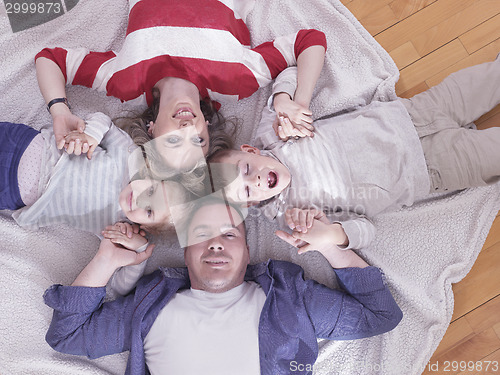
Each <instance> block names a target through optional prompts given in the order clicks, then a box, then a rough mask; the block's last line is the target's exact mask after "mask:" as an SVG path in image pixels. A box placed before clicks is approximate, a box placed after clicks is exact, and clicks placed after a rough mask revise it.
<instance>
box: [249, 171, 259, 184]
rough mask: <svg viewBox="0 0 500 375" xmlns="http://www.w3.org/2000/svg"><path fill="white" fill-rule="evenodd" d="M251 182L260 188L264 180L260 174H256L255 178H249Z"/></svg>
mask: <svg viewBox="0 0 500 375" xmlns="http://www.w3.org/2000/svg"><path fill="white" fill-rule="evenodd" d="M249 179H250V182H251V184H252V185H253V186H255V187H258V188H260V185H261V183H262V179H261V178H260V174H259V173H255V174H254V175H253V176H249Z"/></svg>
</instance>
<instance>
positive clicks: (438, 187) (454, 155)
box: [401, 55, 500, 192]
mask: <svg viewBox="0 0 500 375" xmlns="http://www.w3.org/2000/svg"><path fill="white" fill-rule="evenodd" d="M401 100H402V102H403V104H404V105H405V107H406V109H407V110H408V113H409V114H410V116H411V118H412V120H413V122H414V124H415V128H416V129H417V133H418V135H419V137H420V141H421V142H422V147H423V150H424V155H425V159H426V161H427V167H428V170H429V178H430V181H431V192H442V191H452V190H459V189H464V188H468V187H474V186H484V185H486V184H491V183H494V182H496V181H498V180H500V127H494V128H490V129H485V130H473V129H468V128H467V126H468V125H469V124H471V123H472V122H473V121H474V120H476V119H477V118H478V117H480V116H481V115H483V114H484V113H486V112H488V111H490V110H491V109H492V108H494V107H495V106H496V105H498V104H499V103H500V55H499V57H497V59H496V60H495V61H493V62H489V63H485V64H480V65H476V66H472V67H470V68H466V69H463V70H460V71H458V72H456V73H453V74H451V75H450V76H448V77H447V78H446V79H445V80H444V81H443V82H441V83H440V84H439V85H437V86H434V87H432V88H430V89H429V90H427V91H425V92H423V93H421V94H418V95H415V96H414V97H413V98H411V99H401ZM498 125H499V126H500V124H498Z"/></svg>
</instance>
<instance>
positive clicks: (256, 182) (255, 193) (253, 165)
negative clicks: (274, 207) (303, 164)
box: [218, 145, 291, 204]
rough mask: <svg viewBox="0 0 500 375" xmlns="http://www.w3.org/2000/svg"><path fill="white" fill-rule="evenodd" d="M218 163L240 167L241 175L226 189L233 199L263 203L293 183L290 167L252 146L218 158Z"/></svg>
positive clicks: (228, 195)
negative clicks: (262, 153)
mask: <svg viewBox="0 0 500 375" xmlns="http://www.w3.org/2000/svg"><path fill="white" fill-rule="evenodd" d="M218 162H220V163H229V164H234V165H236V166H237V167H238V170H239V176H238V178H236V179H235V180H234V181H233V182H231V183H230V184H229V186H227V187H226V189H225V191H226V194H227V197H228V198H229V199H230V200H231V201H233V202H240V203H242V202H249V203H251V204H255V203H258V202H262V201H264V200H266V199H269V198H272V197H274V196H275V195H278V194H279V193H281V192H282V191H283V189H285V188H286V187H287V186H288V185H289V184H290V180H291V176H290V172H289V170H288V168H287V167H285V166H284V165H283V164H282V163H280V162H279V161H278V160H276V159H274V158H272V157H269V156H264V155H261V154H260V151H259V150H258V149H257V148H255V147H252V146H249V145H243V146H241V151H233V152H231V153H230V154H229V155H226V156H223V157H221V158H219V159H218Z"/></svg>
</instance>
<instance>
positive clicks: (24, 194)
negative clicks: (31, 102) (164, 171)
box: [0, 113, 189, 251]
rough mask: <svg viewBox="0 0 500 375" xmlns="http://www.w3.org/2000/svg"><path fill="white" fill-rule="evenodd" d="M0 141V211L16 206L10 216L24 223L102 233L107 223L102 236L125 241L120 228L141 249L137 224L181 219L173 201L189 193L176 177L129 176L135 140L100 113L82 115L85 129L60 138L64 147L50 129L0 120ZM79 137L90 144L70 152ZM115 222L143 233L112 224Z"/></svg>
mask: <svg viewBox="0 0 500 375" xmlns="http://www.w3.org/2000/svg"><path fill="white" fill-rule="evenodd" d="M0 140H1V141H0V142H1V145H0V150H1V152H0V160H1V162H0V171H1V174H2V177H3V178H2V180H1V182H0V184H1V186H0V192H1V194H0V209H10V210H15V211H14V212H13V218H14V219H15V220H16V222H17V223H18V224H19V225H20V226H22V227H24V228H28V229H34V230H36V229H38V228H40V227H44V226H49V225H54V224H67V225H70V226H72V227H75V228H78V229H80V230H85V231H89V232H92V233H94V234H97V235H101V231H102V230H103V229H105V228H106V227H107V226H109V227H107V228H106V231H107V232H106V233H104V234H105V237H107V238H110V237H109V236H114V238H115V239H116V238H118V241H121V242H124V241H123V239H121V240H120V236H118V237H116V233H115V232H116V231H118V232H125V233H127V235H128V237H129V240H128V242H127V241H126V242H127V244H128V245H130V246H132V247H130V249H131V250H136V251H140V250H142V249H144V248H145V246H146V244H147V242H148V241H147V239H146V238H144V234H145V233H144V230H145V231H148V232H149V233H153V234H154V233H159V232H163V231H172V230H173V229H174V221H175V223H176V224H179V221H182V210H181V209H180V207H181V206H180V204H182V203H183V202H185V201H186V199H189V198H188V197H189V194H188V193H187V192H186V190H185V189H184V188H183V187H182V186H181V184H179V183H178V182H176V181H168V180H167V181H161V180H153V179H149V178H148V179H136V180H133V181H130V180H131V178H130V174H131V173H132V171H130V170H129V159H130V155H131V153H132V152H133V151H134V150H136V149H137V146H135V145H134V143H133V141H132V139H131V138H130V137H129V136H128V135H127V134H126V133H125V132H124V131H122V130H121V129H118V128H117V127H116V126H114V125H113V123H112V122H111V119H110V118H109V117H108V116H106V115H104V114H102V113H95V114H93V115H91V116H90V117H89V118H88V120H87V126H86V129H85V133H83V134H80V133H77V132H75V133H73V134H70V135H68V136H67V137H66V142H67V144H68V149H67V152H65V151H62V150H58V149H57V147H56V143H55V141H54V133H53V132H52V131H51V130H48V129H42V130H41V131H37V130H35V129H33V128H31V127H29V126H26V125H23V124H12V123H5V122H2V123H0ZM83 141H86V142H88V144H89V145H90V149H89V150H88V151H87V157H85V156H83V155H70V153H71V152H73V150H72V149H71V148H72V145H71V144H72V143H80V144H81V143H82V142H83ZM98 144H99V145H100V147H98V146H97V145H98ZM138 151H139V150H138ZM89 159H91V160H89ZM134 172H135V171H134ZM176 205H177V207H176ZM122 220H129V221H130V222H133V223H137V224H140V225H141V229H142V230H143V231H142V232H139V230H138V226H135V227H133V228H134V229H132V226H130V225H126V224H116V225H114V226H112V224H115V223H117V222H119V221H122ZM108 232H109V233H108ZM121 242H118V243H121Z"/></svg>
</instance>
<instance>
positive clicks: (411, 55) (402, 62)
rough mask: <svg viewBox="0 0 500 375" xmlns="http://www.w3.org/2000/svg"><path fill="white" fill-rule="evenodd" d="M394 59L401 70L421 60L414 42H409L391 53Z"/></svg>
mask: <svg viewBox="0 0 500 375" xmlns="http://www.w3.org/2000/svg"><path fill="white" fill-rule="evenodd" d="M390 55H391V57H392V59H393V60H394V62H395V63H396V65H397V67H398V69H399V70H401V69H403V68H405V67H407V66H408V65H410V64H412V63H414V62H415V61H417V60H418V59H420V57H421V56H420V54H419V53H418V52H417V50H416V49H415V47H414V46H413V43H412V42H408V43H405V44H403V45H402V46H399V47H398V48H396V49H394V50H392V51H391V53H390Z"/></svg>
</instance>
